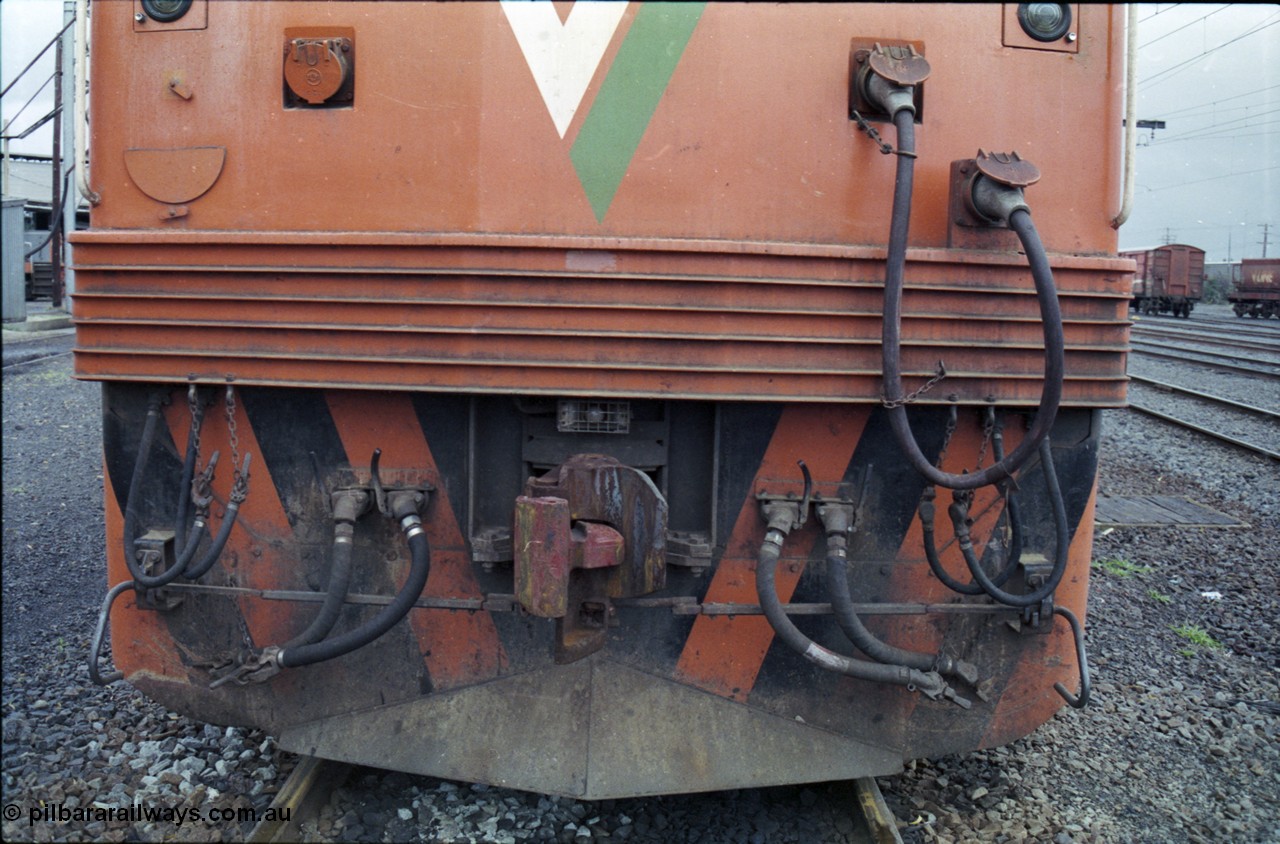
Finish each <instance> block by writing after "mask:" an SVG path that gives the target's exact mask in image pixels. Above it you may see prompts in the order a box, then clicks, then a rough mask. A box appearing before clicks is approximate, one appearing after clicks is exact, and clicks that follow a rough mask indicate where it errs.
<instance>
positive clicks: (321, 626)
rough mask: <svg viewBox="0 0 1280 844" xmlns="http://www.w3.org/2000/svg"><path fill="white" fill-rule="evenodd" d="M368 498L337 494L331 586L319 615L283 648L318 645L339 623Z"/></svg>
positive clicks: (366, 495) (359, 494)
mask: <svg viewBox="0 0 1280 844" xmlns="http://www.w3.org/2000/svg"><path fill="white" fill-rule="evenodd" d="M368 503H369V496H368V494H367V493H365V492H363V491H350V490H349V491H345V492H342V493H335V495H334V506H333V513H334V515H333V548H332V553H331V555H330V560H329V585H328V587H327V588H326V590H325V596H324V603H323V604H321V605H320V612H319V613H318V614H317V615H316V617H315V619H313V620H312V622H311V624H310V625H308V627H307V629H306V630H304V631H302V632H301V633H299V634H298V635H297V636H294V637H293V638H292V639H290V640H289V641H287V642H285V643H284V644H283V645H281V646H280V648H281V650H289V649H291V648H297V647H300V646H302V645H310V644H314V643H315V642H319V641H320V640H321V639H323V638H324V637H325V636H328V635H329V631H331V630H332V629H333V625H334V624H336V623H337V621H338V615H339V614H340V613H341V612H342V605H343V603H344V602H345V601H346V598H347V590H348V588H349V587H350V585H351V570H352V558H353V556H354V546H353V542H354V535H355V523H356V519H357V518H359V517H360V515H361V513H363V512H364V509H365V507H367V506H368Z"/></svg>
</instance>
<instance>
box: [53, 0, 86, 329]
mask: <svg viewBox="0 0 1280 844" xmlns="http://www.w3.org/2000/svg"><path fill="white" fill-rule="evenodd" d="M75 19H76V4H75V0H63V4H62V24H63V27H62V28H63V33H62V44H63V48H62V82H63V86H62V87H63V88H64V89H65V90H64V92H63V94H62V101H63V102H64V103H66V104H67V119H66V120H64V121H62V149H63V156H62V157H63V159H64V160H63V161H62V162H61V163H60V164H59V165H58V172H59V173H61V174H62V177H61V178H62V180H63V184H66V185H68V186H69V190H68V191H67V192H68V193H70V194H71V196H69V197H67V201H66V202H63V203H62V204H63V205H64V206H65V207H64V208H63V211H62V295H63V296H64V297H65V298H66V300H67V302H66V306H67V313H71V305H72V297H73V296H74V295H75V292H76V272H75V269H74V265H75V260H74V258H75V253H74V250H73V249H72V246H71V233H72V232H74V231H75V230H76V209H77V208H79V207H80V192H79V191H77V190H76V188H75V182H73V181H72V182H69V181H67V173H69V172H70V171H71V169H72V168H73V167H75V161H74V159H75V149H76V142H75V135H76V132H75V123H76V120H75V115H76V101H77V99H76V94H75V79H76V74H75V55H76V49H75V47H76V34H75V29H74V27H73V26H72V23H74V22H75ZM83 98H84V94H83V93H82V94H81V95H80V99H81V100H83Z"/></svg>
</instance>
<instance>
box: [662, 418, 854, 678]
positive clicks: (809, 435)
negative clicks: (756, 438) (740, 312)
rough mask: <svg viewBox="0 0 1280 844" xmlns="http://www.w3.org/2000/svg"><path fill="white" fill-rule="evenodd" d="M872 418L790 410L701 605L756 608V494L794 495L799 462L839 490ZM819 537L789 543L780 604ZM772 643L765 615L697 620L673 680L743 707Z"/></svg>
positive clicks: (760, 529) (799, 533) (759, 530)
mask: <svg viewBox="0 0 1280 844" xmlns="http://www.w3.org/2000/svg"><path fill="white" fill-rule="evenodd" d="M869 415H870V411H869V410H866V409H863V408H839V407H832V406H820V405H791V406H789V407H788V408H787V409H786V410H785V411H784V412H783V414H782V418H781V419H779V420H778V426H777V428H776V429H775V431H774V435H773V439H772V440H770V441H769V448H768V450H767V451H766V452H765V455H764V459H763V460H761V461H760V468H759V470H758V471H757V472H756V477H755V482H754V483H753V484H752V492H751V493H750V494H748V497H747V500H746V501H744V502H743V503H742V510H741V511H740V512H739V514H738V520H737V522H736V523H735V524H734V526H733V532H732V534H731V535H730V537H729V540H728V541H727V543H726V545H725V553H724V556H723V557H722V558H721V559H720V564H719V566H717V567H716V572H715V575H714V577H713V578H712V580H711V585H710V586H709V587H708V589H707V594H706V596H705V597H704V599H703V600H704V601H706V602H708V603H731V604H732V603H743V604H755V603H756V602H757V597H756V578H755V566H756V556H757V554H758V553H759V550H760V543H761V541H762V540H763V539H764V529H765V525H764V522H763V521H762V520H761V517H760V508H759V505H758V504H757V503H756V500H755V492H756V491H757V490H759V489H762V488H763V489H770V490H777V491H778V492H786V491H788V490H790V489H793V488H794V487H795V483H796V479H797V478H798V477H799V476H800V469H799V467H798V466H797V465H796V463H797V461H799V460H804V461H805V464H806V465H807V466H808V467H809V471H810V472H811V473H812V475H813V481H814V483H815V485H816V484H822V483H839V482H840V480H841V479H842V478H843V477H844V471H845V469H846V468H848V465H849V460H850V458H851V457H853V450H854V447H855V446H857V444H858V440H859V438H860V437H861V436H862V428H863V426H865V425H866V423H867V418H868V416H869ZM816 538H817V531H816V530H815V529H813V527H812V523H810V526H809V528H807V529H803V530H796V531H794V532H793V533H792V534H791V535H790V536H789V537H788V538H787V543H786V545H785V546H783V554H782V557H781V559H780V560H779V561H778V573H777V587H778V598H779V599H780V600H781V601H782V602H783V603H786V602H787V601H788V600H790V598H791V593H792V592H793V591H795V588H796V584H797V583H799V582H800V575H801V574H802V573H803V571H804V567H805V564H806V563H807V562H808V559H809V551H810V550H811V549H812V547H813V543H814V540H815V539H816ZM773 638H774V634H773V628H772V627H770V626H769V621H768V619H766V618H764V617H763V616H745V615H744V616H725V615H717V616H707V615H700V616H698V617H697V618H696V619H694V622H693V630H692V631H691V632H690V633H689V638H688V640H687V641H686V642H685V646H684V650H683V652H682V653H681V654H680V660H679V662H678V663H677V665H676V676H677V677H679V678H680V679H681V680H682V681H684V682H686V683H689V684H690V685H694V686H698V687H700V688H703V689H706V690H708V691H711V692H714V693H716V694H719V695H722V696H724V697H728V698H732V699H733V700H746V699H747V697H748V696H749V695H750V693H751V687H752V686H753V685H754V684H755V679H756V674H757V673H758V672H759V671H760V666H761V664H762V663H763V662H764V657H765V654H766V653H767V652H768V650H769V646H770V645H771V644H772V643H773Z"/></svg>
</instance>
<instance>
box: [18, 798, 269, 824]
mask: <svg viewBox="0 0 1280 844" xmlns="http://www.w3.org/2000/svg"><path fill="white" fill-rule="evenodd" d="M290 813H291V808H290V807H287V806H286V807H281V808H274V807H273V808H269V809H263V810H262V811H259V810H257V809H254V808H252V807H240V808H236V807H231V806H228V807H226V808H217V807H211V808H207V809H201V808H199V807H187V808H174V807H159V806H143V805H140V804H134V805H132V806H102V805H97V804H90V805H88V806H76V807H74V808H72V807H69V806H64V805H62V804H61V803H49V804H45V805H43V806H32V807H30V808H28V809H27V810H26V811H25V814H26V816H27V825H28V826H35V825H36V824H38V823H46V824H64V823H92V822H94V821H102V822H103V823H111V822H113V821H114V822H117V823H128V824H136V823H166V824H173V825H174V826H182V825H183V824H193V823H204V824H208V825H210V826H213V825H216V824H222V823H245V822H251V823H255V824H257V823H262V822H263V821H271V822H276V821H278V822H281V823H288V822H289V816H290ZM23 814H24V812H23V810H22V808H21V807H20V806H18V805H17V804H16V803H10V804H9V805H7V806H5V807H4V819H5V820H7V821H16V820H18V818H20V817H22V815H23Z"/></svg>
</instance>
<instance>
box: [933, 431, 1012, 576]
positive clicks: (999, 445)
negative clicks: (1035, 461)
mask: <svg viewBox="0 0 1280 844" xmlns="http://www.w3.org/2000/svg"><path fill="white" fill-rule="evenodd" d="M991 450H992V452H993V453H994V454H995V458H996V462H999V461H1000V460H1002V459H1004V437H1003V436H1002V435H1001V434H1000V431H999V429H997V430H996V432H995V433H994V434H993V435H992V437H991ZM936 495H937V494H936V493H935V492H934V489H933V487H932V486H929V487H926V488H925V493H924V496H923V497H922V498H921V500H920V530H921V533H922V534H923V539H924V542H923V545H924V556H925V559H926V560H928V561H929V570H930V571H932V572H933V576H934V577H936V578H938V580H940V581H942V583H943V585H944V586H946V587H947V588H948V589H950V590H951V591H953V592H959V593H960V594H961V595H983V594H987V593H986V590H984V589H983V588H982V586H981V584H978V583H973V582H969V583H961V582H960V581H958V580H956V579H955V578H953V577H952V576H951V575H949V574H947V570H946V569H944V568H943V567H942V561H941V560H940V559H939V557H938V543H937V541H936V540H935V539H934V529H933V524H934V521H933V517H934V505H933V502H934V499H935V498H936ZM1004 501H1005V504H1004V512H1005V516H1006V517H1007V518H1008V520H1009V534H1010V536H1009V554H1008V556H1007V558H1006V559H1005V564H1004V568H1002V569H1001V570H1000V572H999V574H997V575H996V576H995V578H993V579H992V580H991V582H992V583H994V584H995V585H996V586H1004V584H1005V583H1006V582H1008V580H1009V578H1010V577H1012V576H1013V573H1014V572H1015V571H1017V570H1018V563H1019V562H1021V560H1022V512H1021V509H1020V507H1019V506H1018V499H1017V496H1015V495H1014V494H1013V492H1012V491H1011V490H1006V491H1005V495H1004Z"/></svg>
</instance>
